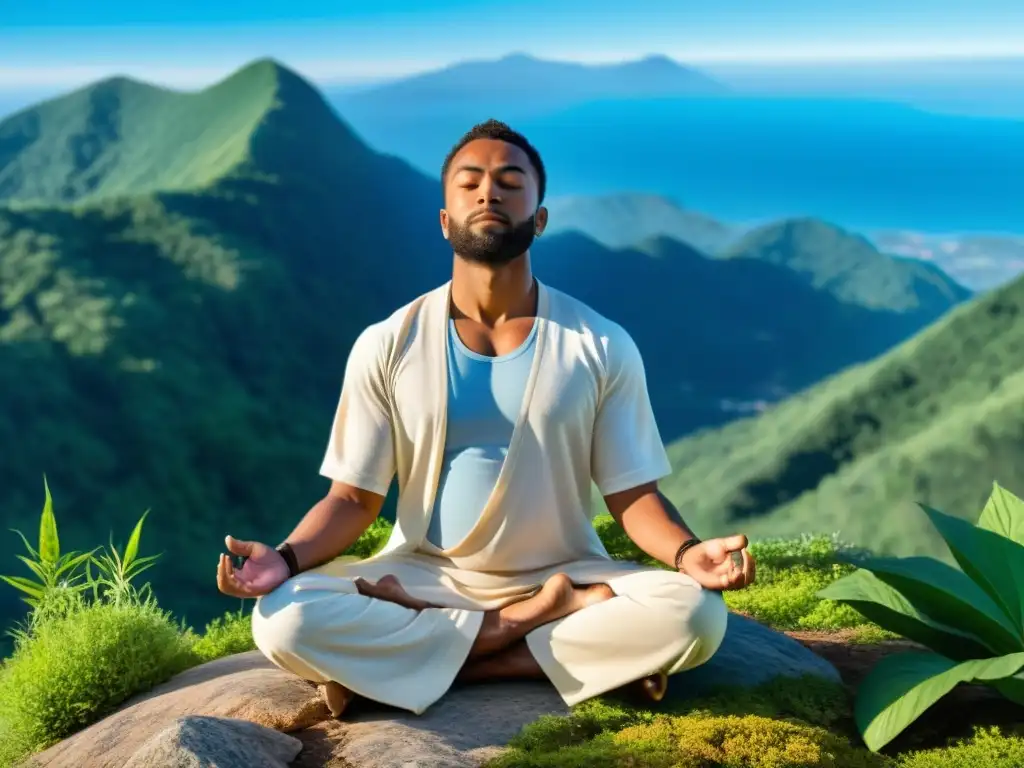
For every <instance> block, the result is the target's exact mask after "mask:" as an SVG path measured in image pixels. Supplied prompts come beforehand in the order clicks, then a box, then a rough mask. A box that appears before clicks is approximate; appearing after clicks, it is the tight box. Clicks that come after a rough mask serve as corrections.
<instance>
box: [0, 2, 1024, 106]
mask: <svg viewBox="0 0 1024 768" xmlns="http://www.w3.org/2000/svg"><path fill="white" fill-rule="evenodd" d="M3 6H4V7H3V9H2V11H0V88H3V89H12V88H25V89H35V88H44V89H50V88H63V87H71V86H77V85H79V84H82V83H84V82H88V81H91V80H94V79H96V78H98V77H104V76H107V75H110V74H114V73H122V74H130V75H135V76H138V77H143V78H146V79H151V80H154V81H157V82H162V83H166V84H168V85H178V86H198V85H203V84H206V83H208V82H210V81H212V80H215V79H217V78H219V77H221V76H223V75H224V74H227V73H228V72H230V71H231V70H233V69H235V68H236V67H238V66H240V65H241V64H243V63H245V62H246V61H248V60H251V59H253V58H257V57H260V56H274V57H276V58H278V59H280V60H282V61H284V62H285V63H287V64H289V65H291V66H293V67H295V68H296V69H298V70H299V71H301V72H303V73H304V74H306V75H307V76H309V77H311V78H313V79H315V80H318V81H321V82H347V81H358V80H363V79H376V78H380V77H389V76H396V75H401V74H406V73H411V72H415V71H419V70H423V69H427V68H433V67H438V66H443V65H445V64H449V63H452V62H454V61H457V60H464V59H473V58H497V57H498V56H501V55H504V54H506V53H510V52H516V51H521V52H527V53H531V54H534V55H538V56H542V57H547V58H558V59H571V60H578V61H611V60H621V59H627V58H636V57H639V56H641V55H644V54H647V53H655V52H656V53H664V54H668V55H670V56H673V57H674V58H677V59H679V60H681V61H685V62H691V63H695V64H700V63H702V62H708V63H715V62H719V63H721V62H744V61H745V62H751V61H766V62H779V61H786V60H793V61H796V62H804V63H812V62H816V61H826V60H832V61H836V60H839V61H842V60H860V61H863V60H870V59H907V58H921V57H926V58H927V57H947V56H948V57H960V58H962V57H978V56H990V55H996V56H1006V55H1015V56H1024V2H1022V0H970V2H968V0H899V1H898V2H897V1H896V0H856V2H853V0H660V1H658V0H630V1H629V2H627V3H623V2H622V0H516V2H513V3H500V4H499V3H489V2H485V1H484V0H475V2H469V1H468V0H433V1H431V0H409V1H408V2H398V1H397V0H365V1H364V2H359V3H355V2H348V1H347V0H335V2H327V1H326V0H308V1H306V2H298V1H296V2H282V1H281V0H248V1H247V2H244V3H243V2H237V1H234V2H232V1H229V0H221V1H220V2H218V0H174V1H171V2H169V1H168V0H147V1H146V2H140V0H95V1H94V2H81V0H30V2H20V3H13V2H12V3H4V4H3ZM968 6H971V7H970V8H969V7H968ZM624 9H625V10H624Z"/></svg>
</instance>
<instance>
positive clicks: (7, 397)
mask: <svg viewBox="0 0 1024 768" xmlns="http://www.w3.org/2000/svg"><path fill="white" fill-rule="evenodd" d="M255 75H259V78H257V79H259V80H260V82H261V83H262V85H261V86H260V87H261V89H262V90H261V93H262V99H263V103H265V104H267V105H268V108H267V109H266V110H265V111H264V112H263V113H262V114H261V115H260V116H259V118H258V119H253V120H252V121H250V122H249V123H245V124H241V123H240V124H239V127H238V133H237V134H233V135H231V136H227V135H226V134H225V135H224V137H223V142H222V143H223V146H231V147H234V150H232V151H233V152H235V156H236V157H239V158H243V159H242V160H241V161H240V162H238V163H235V164H234V165H233V166H231V168H230V169H229V170H228V171H227V172H225V173H224V174H223V175H221V176H219V177H217V178H214V177H213V176H212V175H211V176H210V177H209V178H206V179H205V180H203V181H202V186H201V188H199V189H194V190H191V191H171V192H168V191H163V192H153V193H137V194H134V195H117V196H105V197H99V196H90V197H88V198H87V199H85V200H83V201H81V202H77V203H74V204H67V205H55V204H48V205H44V204H35V203H25V202H18V203H13V202H12V203H9V204H8V205H7V206H6V207H2V206H0V445H3V446H4V448H5V450H4V460H3V461H2V462H0V528H2V529H3V530H5V531H6V530H7V529H8V528H11V527H14V528H20V529H22V530H24V531H26V532H27V533H31V532H32V530H33V529H34V527H35V526H37V524H38V523H37V515H38V511H39V508H40V505H41V503H42V491H43V485H42V480H43V473H44V472H45V473H46V474H47V477H48V480H49V483H50V487H51V489H52V491H53V495H54V501H55V504H56V509H57V514H58V517H59V520H60V522H61V526H62V529H61V532H62V537H61V541H62V545H63V546H66V547H70V548H89V547H92V546H95V545H97V544H100V543H103V542H105V541H106V539H107V536H108V534H109V533H110V531H111V530H113V532H114V533H115V536H116V537H118V538H120V540H121V541H122V542H123V540H124V538H125V537H126V536H127V534H128V532H129V531H130V530H131V526H132V525H133V524H134V521H135V520H136V519H137V518H138V516H139V515H140V514H141V513H142V512H143V510H145V509H147V508H152V510H153V512H152V514H151V516H150V518H149V522H148V529H147V531H146V533H145V534H144V539H143V546H144V548H145V549H147V550H148V551H154V550H155V551H162V552H164V553H165V555H164V558H163V562H162V563H161V565H160V567H159V568H158V569H156V570H155V571H154V572H153V573H154V579H155V581H154V586H155V588H156V590H157V593H158V594H159V595H160V596H161V600H162V601H163V602H164V603H165V604H166V605H167V607H170V608H172V609H174V610H175V611H177V612H179V613H181V614H183V615H186V616H187V617H188V619H189V620H190V621H202V620H205V619H207V618H209V617H211V616H212V615H215V614H217V613H219V612H223V610H225V608H230V607H231V601H228V600H226V598H224V599H222V598H220V597H219V596H218V595H217V593H216V592H215V590H214V587H213V581H212V577H211V575H212V573H213V570H212V568H213V563H214V562H215V558H216V556H217V553H218V551H219V550H220V548H221V546H222V543H221V542H222V540H223V535H224V534H225V533H227V532H228V531H234V532H235V533H236V535H239V536H246V537H247V536H251V537H256V538H261V539H265V540H270V541H273V540H278V539H279V538H280V537H283V536H284V535H285V534H286V533H287V531H288V530H290V528H291V527H292V526H294V524H295V522H296V521H297V520H298V518H299V516H300V515H301V514H303V513H304V512H305V510H306V509H308V507H309V505H310V504H311V503H312V502H313V501H314V500H315V499H316V498H317V497H318V496H319V495H320V494H322V492H323V490H324V487H325V481H323V480H322V479H320V478H318V476H317V467H318V466H319V460H320V457H321V454H322V451H323V448H324V445H325V444H326V439H327V431H328V430H329V428H330V418H331V414H332V412H333V408H334V404H335V402H336V398H337V394H338V388H339V385H340V381H341V375H342V371H343V367H344V363H345V358H346V356H347V355H348V350H349V348H350V347H351V344H352V342H353V340H354V339H355V336H356V334H357V333H358V332H359V331H361V330H362V328H364V327H365V326H366V325H367V324H368V323H370V322H373V321H375V320H378V319H380V318H381V317H383V316H384V315H385V314H386V313H387V312H390V311H391V310H393V309H394V308H396V307H398V306H400V305H401V304H402V303H404V302H405V301H408V300H409V299H411V298H412V297H413V296H415V295H416V294H417V293H419V292H421V291H423V290H427V289H428V288H430V287H433V286H434V285H436V284H438V283H440V282H441V281H442V280H444V279H445V278H446V276H447V275H448V274H449V270H450V262H451V252H450V250H448V248H447V247H446V244H445V242H444V240H443V239H442V238H441V237H440V235H439V233H438V230H437V222H436V218H435V216H436V210H437V205H438V203H439V189H438V186H437V183H436V182H434V181H431V180H428V179H426V178H425V177H423V176H422V175H420V174H419V173H416V172H414V171H413V170H411V169H410V168H409V167H408V166H406V165H405V164H404V163H402V162H400V161H398V160H395V159H394V158H389V157H384V156H380V155H376V154H374V153H373V152H371V151H369V150H368V149H367V148H366V147H365V146H363V145H362V144H361V143H360V142H359V141H358V139H356V138H355V137H354V136H353V134H352V133H351V131H350V130H349V129H348V128H347V127H346V126H345V124H344V123H342V122H341V121H340V120H338V119H337V118H336V117H335V115H334V114H333V112H332V111H331V110H330V109H329V108H328V107H327V105H326V104H325V103H324V102H323V101H322V99H321V98H320V96H319V94H318V93H317V92H316V91H315V90H314V89H312V88H311V87H310V86H309V85H307V84H306V83H305V82H303V81H302V80H301V79H299V78H298V77H297V76H295V75H294V74H292V73H291V72H289V71H288V70H285V69H283V68H279V67H276V66H273V65H267V64H265V63H264V64H260V65H258V66H256V67H250V68H248V69H247V70H244V71H243V72H242V73H240V75H236V76H235V77H234V78H231V79H229V80H228V81H227V82H228V83H237V82H240V80H239V79H238V78H239V77H241V76H245V77H249V76H255ZM133 87H134V86H133ZM69 98H70V99H71V100H72V102H71V103H72V104H73V103H75V99H77V98H78V97H77V95H72V96H71V97H69ZM168 98H169V99H170V101H168V102H166V103H165V104H164V106H162V107H160V109H166V110H171V106H168V105H173V104H174V103H183V102H180V101H179V100H178V97H177V96H175V95H173V94H172V95H170V96H168ZM223 106H224V111H225V113H227V114H228V115H233V114H235V110H234V107H233V105H232V103H225V104H224V105H223ZM48 108H49V109H52V110H55V111H57V112H61V111H62V112H63V113H64V114H66V115H67V116H68V119H69V120H70V119H71V116H73V115H74V114H76V113H75V112H74V110H73V109H72V108H71V107H70V106H68V105H67V104H65V103H61V102H55V103H50V104H49V105H48ZM168 114H175V113H173V111H171V112H168ZM19 119H20V118H19ZM139 119H142V118H141V116H140V118H139ZM228 121H229V118H228V117H224V116H220V115H214V114H211V115H210V122H211V125H226V124H227V122H228ZM72 122H74V121H72ZM78 124H79V125H80V124H82V121H79V123H78ZM0 130H5V131H6V130H7V128H6V125H0ZM125 130H126V132H127V133H129V134H131V135H135V134H136V133H137V132H136V131H135V130H134V128H133V129H132V130H130V131H129V130H128V126H127V125H126V126H125ZM125 141H126V142H127V140H125ZM179 150H180V151H179V154H180V155H181V156H182V157H184V158H186V159H191V158H192V157H193V155H194V150H195V145H194V144H189V143H187V142H185V143H182V145H181V147H180V148H179ZM125 151H127V150H125ZM111 152H112V155H111V156H114V157H126V155H124V154H123V153H122V152H121V148H119V147H118V146H116V145H115V146H113V147H112V148H111ZM172 155H173V153H170V152H168V154H167V155H166V156H165V163H164V165H166V166H168V167H170V166H172V165H174V164H175V163H178V164H179V166H180V167H184V164H185V162H186V161H185V160H181V159H180V158H178V157H174V156H172ZM211 168H212V166H211ZM115 170H116V166H115V167H114V169H113V170H111V171H110V173H109V174H108V175H107V176H105V177H104V178H106V179H113V178H118V177H116V176H115V175H114V173H115ZM126 170H127V169H126ZM120 178H127V177H125V176H122V177H120ZM193 181H194V182H195V183H196V185H197V186H198V185H199V183H200V182H198V181H196V180H195V179H193ZM169 186H173V184H171V185H169ZM9 446H11V447H13V448H8V447H9ZM20 546H21V544H20V542H19V540H18V539H17V538H16V537H15V536H14V535H13V534H10V533H8V534H6V535H3V536H0V561H2V562H3V563H5V564H6V565H5V566H4V568H5V569H7V570H8V571H16V570H17V569H18V568H19V567H20V566H19V564H18V563H17V561H15V560H14V558H13V557H12V555H13V553H14V552H15V551H17V550H19V549H20ZM19 606H20V603H19V602H18V600H17V595H16V593H15V592H14V590H12V589H10V588H8V587H6V585H5V586H4V588H3V589H0V624H3V623H5V619H8V618H10V617H12V616H14V615H17V613H18V612H19V611H20V608H19Z"/></svg>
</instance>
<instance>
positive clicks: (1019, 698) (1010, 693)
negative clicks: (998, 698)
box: [989, 672, 1024, 705]
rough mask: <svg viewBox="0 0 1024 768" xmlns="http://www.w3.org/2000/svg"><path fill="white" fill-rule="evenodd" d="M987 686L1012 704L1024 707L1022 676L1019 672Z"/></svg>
mask: <svg viewBox="0 0 1024 768" xmlns="http://www.w3.org/2000/svg"><path fill="white" fill-rule="evenodd" d="M989 684H990V685H991V686H992V687H993V688H995V689H996V690H997V691H999V692H1000V693H1001V694H1002V695H1003V696H1005V697H1006V698H1008V699H1009V700H1010V701H1012V702H1013V703H1014V704H1020V705H1024V675H1022V674H1021V673H1020V672H1018V673H1017V674H1016V675H1011V676H1010V677H1004V678H1003V679H1002V680H993V681H992V682H991V683H989Z"/></svg>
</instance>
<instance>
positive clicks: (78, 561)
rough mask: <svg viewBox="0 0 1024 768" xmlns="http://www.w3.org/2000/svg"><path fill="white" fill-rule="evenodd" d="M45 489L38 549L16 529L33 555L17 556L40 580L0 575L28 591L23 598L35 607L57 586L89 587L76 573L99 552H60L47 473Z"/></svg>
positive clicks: (75, 588)
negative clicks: (80, 580)
mask: <svg viewBox="0 0 1024 768" xmlns="http://www.w3.org/2000/svg"><path fill="white" fill-rule="evenodd" d="M43 490H44V492H45V501H44V503H43V512H42V514H41V515H40V519H39V544H38V549H36V548H33V546H32V545H31V544H29V543H28V539H26V538H25V535H24V534H23V533H22V532H21V531H14V533H16V534H18V536H20V537H21V540H22V542H24V544H25V549H27V550H28V554H29V557H26V556H25V555H16V557H17V558H18V559H19V560H21V562H23V563H24V564H25V565H27V566H28V567H29V569H30V570H31V571H32V573H34V574H35V575H36V578H37V579H38V581H32V580H31V579H27V578H25V577H23V576H3V575H0V579H3V580H4V581H5V582H7V583H8V584H10V585H11V586H12V587H14V588H15V589H17V590H19V591H20V592H24V593H25V594H26V595H27V597H23V598H22V600H24V601H25V602H26V603H28V604H29V605H30V606H32V607H33V608H35V607H37V606H38V605H40V603H41V602H42V601H43V599H44V597H45V596H46V595H47V594H48V593H50V592H53V591H54V590H57V589H65V590H70V591H73V592H75V591H80V590H82V589H85V587H86V586H87V585H86V584H84V583H79V579H80V578H81V575H80V574H76V573H75V571H76V569H77V568H79V566H81V565H82V564H83V563H86V562H88V561H89V559H90V558H91V557H92V555H93V552H95V550H93V552H85V553H79V552H67V553H65V554H63V555H62V554H61V553H60V538H59V537H58V535H57V519H56V517H55V516H54V514H53V499H52V497H51V496H50V486H49V484H48V483H47V482H46V477H45V475H44V476H43ZM12 530H13V529H12Z"/></svg>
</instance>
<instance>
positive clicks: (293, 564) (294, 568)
mask: <svg viewBox="0 0 1024 768" xmlns="http://www.w3.org/2000/svg"><path fill="white" fill-rule="evenodd" d="M277 551H278V552H279V553H280V554H281V557H283V558H284V561H285V563H287V564H288V574H289V575H290V576H297V575H298V573H299V561H298V560H297V559H296V558H295V550H293V549H292V545H291V544H289V543H288V542H287V541H286V542H283V543H282V544H278V545H277Z"/></svg>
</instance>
